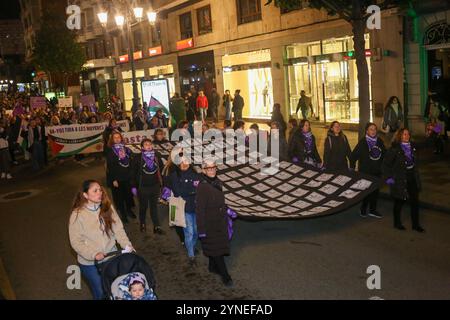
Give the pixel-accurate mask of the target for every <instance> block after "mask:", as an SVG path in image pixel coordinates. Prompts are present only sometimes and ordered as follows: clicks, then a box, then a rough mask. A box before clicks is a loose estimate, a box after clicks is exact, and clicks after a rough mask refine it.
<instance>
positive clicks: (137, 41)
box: [133, 30, 143, 51]
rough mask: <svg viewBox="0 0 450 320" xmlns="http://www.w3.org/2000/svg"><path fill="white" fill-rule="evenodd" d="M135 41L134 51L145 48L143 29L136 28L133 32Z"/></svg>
mask: <svg viewBox="0 0 450 320" xmlns="http://www.w3.org/2000/svg"><path fill="white" fill-rule="evenodd" d="M133 41H134V51H141V50H143V45H142V33H141V30H136V31H134V32H133Z"/></svg>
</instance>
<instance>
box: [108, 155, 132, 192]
mask: <svg viewBox="0 0 450 320" xmlns="http://www.w3.org/2000/svg"><path fill="white" fill-rule="evenodd" d="M126 151H127V153H128V155H129V157H131V151H130V149H128V148H126ZM131 161H132V159H131V158H130V161H129V163H128V165H127V166H124V165H122V164H121V163H120V162H119V157H118V156H117V155H116V154H115V153H114V151H113V149H111V148H108V151H107V153H106V181H107V183H108V185H109V186H112V185H113V181H129V180H130V178H131Z"/></svg>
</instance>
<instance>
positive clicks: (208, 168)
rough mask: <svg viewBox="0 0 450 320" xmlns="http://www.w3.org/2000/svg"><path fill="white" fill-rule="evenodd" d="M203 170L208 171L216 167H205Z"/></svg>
mask: <svg viewBox="0 0 450 320" xmlns="http://www.w3.org/2000/svg"><path fill="white" fill-rule="evenodd" d="M204 169H205V170H207V171H208V170H209V171H213V170H217V167H206V168H204Z"/></svg>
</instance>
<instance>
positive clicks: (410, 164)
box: [400, 142, 414, 169]
mask: <svg viewBox="0 0 450 320" xmlns="http://www.w3.org/2000/svg"><path fill="white" fill-rule="evenodd" d="M400 146H401V147H402V150H403V152H404V154H405V157H406V161H405V164H406V168H407V169H412V168H414V156H413V153H412V151H413V150H412V147H411V143H409V142H402V143H401V144H400Z"/></svg>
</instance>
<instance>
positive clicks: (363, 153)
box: [350, 137, 386, 177]
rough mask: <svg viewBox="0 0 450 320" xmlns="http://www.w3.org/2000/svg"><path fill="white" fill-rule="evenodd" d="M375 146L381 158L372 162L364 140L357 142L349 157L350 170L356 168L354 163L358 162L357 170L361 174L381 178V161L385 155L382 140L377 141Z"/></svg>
mask: <svg viewBox="0 0 450 320" xmlns="http://www.w3.org/2000/svg"><path fill="white" fill-rule="evenodd" d="M376 146H377V147H378V148H380V150H381V157H380V159H378V160H372V159H371V158H370V154H369V146H368V144H367V141H366V138H365V137H364V138H362V139H361V140H359V142H358V144H357V145H356V147H355V149H354V150H353V152H352V155H351V157H350V168H353V169H354V168H355V167H356V162H357V161H358V170H359V171H360V172H363V173H367V174H370V175H372V176H376V177H381V175H382V167H383V159H384V156H385V154H386V148H385V146H384V143H383V140H381V139H380V138H378V139H377V144H376Z"/></svg>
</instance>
